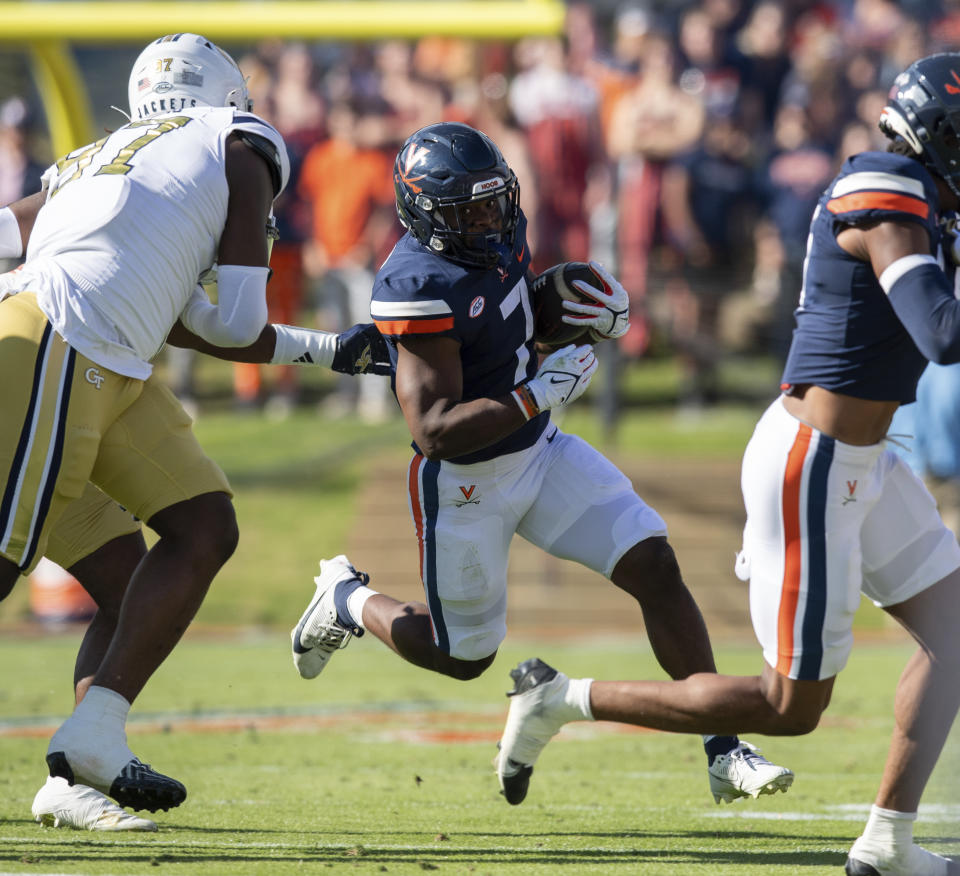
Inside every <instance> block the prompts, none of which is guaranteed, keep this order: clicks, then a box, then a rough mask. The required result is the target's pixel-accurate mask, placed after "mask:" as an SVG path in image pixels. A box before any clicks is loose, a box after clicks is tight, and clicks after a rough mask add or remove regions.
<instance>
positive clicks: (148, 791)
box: [47, 751, 187, 812]
mask: <svg viewBox="0 0 960 876" xmlns="http://www.w3.org/2000/svg"><path fill="white" fill-rule="evenodd" d="M47 768H48V769H49V770H50V775H51V776H54V777H55V778H57V777H59V778H61V779H66V780H67V784H68V785H71V786H72V785H74V784H76V778H75V777H74V774H73V769H72V767H71V766H70V762H69V761H68V760H67V757H66V755H65V754H64V753H63V752H62V751H54V752H51V753H50V754H48V755H47ZM84 784H86V785H90V787H91V788H96V789H97V790H98V791H102V793H105V794H106V795H107V796H108V797H112V798H113V799H114V800H116V801H117V803H119V804H120V805H121V806H124V807H126V808H127V809H133V810H134V811H135V812H137V811H140V810H141V809H147V810H149V811H150V812H156V811H157V810H158V809H159V810H163V811H164V812H166V811H167V810H169V809H175V808H176V807H177V806H179V805H180V804H181V803H183V801H184V800H186V799H187V789H186V788H185V787H184V786H183V785H181V784H180V782H178V781H177V780H176V779H171V778H169V777H168V776H162V775H160V774H159V773H155V772H153V771H151V772H150V774H148V775H146V776H143V775H141V776H140V777H139V778H136V779H134V778H127V777H125V776H122V775H121V776H117V778H116V779H114V780H113V784H112V785H110V789H109V790H105V789H103V788H97V785H96V784H95V783H94V782H91V781H86V780H85V781H84Z"/></svg>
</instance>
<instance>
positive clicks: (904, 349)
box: [782, 152, 940, 404]
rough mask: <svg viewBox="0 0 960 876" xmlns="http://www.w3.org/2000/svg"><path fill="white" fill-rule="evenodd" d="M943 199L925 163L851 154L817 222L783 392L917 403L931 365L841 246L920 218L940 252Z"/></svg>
mask: <svg viewBox="0 0 960 876" xmlns="http://www.w3.org/2000/svg"><path fill="white" fill-rule="evenodd" d="M938 212H939V197H938V195H937V189H936V186H935V184H934V181H933V178H932V177H931V176H930V174H929V173H928V172H927V170H926V169H925V168H924V167H923V165H921V164H920V162H918V161H915V160H913V159H912V158H906V157H903V156H900V155H895V154H893V153H889V152H863V153H860V154H859V155H854V156H852V157H851V158H848V159H847V160H846V162H844V165H843V167H842V169H841V171H840V174H839V175H838V176H837V177H836V179H834V180H833V182H832V183H831V184H830V185H829V186H828V187H827V189H826V190H825V191H824V193H823V195H821V197H820V201H819V203H818V205H817V209H816V211H815V212H814V215H813V221H812V223H811V226H810V236H809V239H808V241H807V257H806V262H805V264H804V279H803V289H802V290H801V293H800V305H799V307H798V308H797V310H796V312H795V316H796V322H797V325H796V328H795V329H794V333H793V342H792V344H791V346H790V353H789V355H788V357H787V364H786V367H785V368H784V372H783V378H782V383H783V386H784V389H789V387H790V386H791V385H792V386H796V385H800V384H813V385H815V386H821V387H823V388H825V389H829V390H832V391H834V392H839V393H843V394H844V395H850V396H854V397H855V398H863V399H870V400H873V401H898V402H900V403H902V404H905V403H907V402H911V401H913V400H914V398H915V396H916V389H917V381H918V380H919V379H920V375H921V374H922V373H923V369H924V368H925V367H926V365H927V359H926V357H925V356H924V355H923V354H922V353H921V352H920V351H919V350H918V349H917V345H916V344H915V343H914V341H913V338H911V336H910V335H909V334H908V332H907V330H906V328H905V327H904V325H903V323H902V322H901V321H900V319H899V318H898V317H897V315H896V313H895V312H894V310H893V307H892V306H891V305H890V302H889V300H888V299H887V296H886V295H885V294H884V291H883V289H882V288H881V287H880V283H879V282H878V281H877V278H876V276H875V275H874V273H873V268H872V267H871V265H870V264H869V262H863V261H860V260H859V259H856V258H854V257H853V256H851V255H850V254H849V253H848V252H846V251H845V250H843V249H841V248H840V246H839V244H838V243H837V235H838V234H839V233H840V232H841V231H843V230H844V229H845V228H848V227H851V226H854V225H861V224H865V223H871V222H884V221H888V222H889V221H896V222H904V221H906V222H917V223H919V224H921V225H922V226H923V227H924V228H925V229H926V230H927V232H928V234H929V235H930V254H931V255H934V254H935V253H936V250H937V247H938V244H939V240H940V230H939V226H938V221H939V220H938Z"/></svg>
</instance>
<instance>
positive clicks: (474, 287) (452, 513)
mask: <svg viewBox="0 0 960 876" xmlns="http://www.w3.org/2000/svg"><path fill="white" fill-rule="evenodd" d="M394 182H395V189H396V197H397V211H398V214H399V217H400V221H401V222H402V223H403V225H404V226H405V228H406V229H407V233H406V234H405V235H404V236H403V238H401V240H400V241H399V242H398V243H397V245H396V247H395V249H394V250H393V252H392V253H391V255H390V256H389V258H388V259H387V260H386V262H385V263H384V264H383V266H382V267H381V269H380V271H379V272H378V274H377V278H376V281H375V283H374V288H373V302H372V305H371V312H372V315H373V318H374V321H375V323H376V324H377V327H378V328H379V329H380V332H381V334H383V335H384V337H386V338H387V341H388V345H389V347H390V351H391V358H392V360H393V362H394V365H395V374H394V386H395V392H396V396H397V399H398V401H399V403H400V407H401V409H402V410H403V414H404V416H405V418H406V420H407V423H408V425H409V427H410V431H411V433H412V436H413V449H414V455H413V459H412V461H411V463H410V468H409V476H408V485H409V492H410V507H411V511H412V516H413V521H414V525H415V528H416V532H417V539H418V542H419V548H420V562H421V574H422V581H423V585H424V590H425V593H426V604H422V603H401V602H399V601H397V600H395V599H393V598H391V597H389V596H386V595H384V594H382V593H378V592H376V591H374V590H372V589H371V588H370V587H368V586H367V576H366V575H364V574H363V573H360V572H358V571H357V570H356V569H355V568H354V567H353V566H352V565H351V564H350V562H349V561H348V560H347V558H346V557H344V556H339V557H336V558H334V559H332V560H325V561H322V562H321V574H320V575H319V577H318V578H317V579H316V583H317V590H316V594H315V596H314V598H313V601H312V602H311V604H310V605H309V607H308V608H307V610H306V611H305V612H304V614H303V616H302V617H301V619H300V622H299V623H298V624H297V626H296V627H295V628H294V629H293V631H292V641H293V656H294V663H295V665H296V667H297V669H298V671H299V672H300V674H301V675H302V676H303V677H304V678H313V677H315V676H316V675H318V674H319V673H320V671H321V670H322V669H323V668H324V666H325V665H326V663H327V661H328V660H329V658H330V656H331V655H332V654H333V652H334V651H335V650H336V649H337V648H341V647H343V646H344V645H346V644H347V642H348V641H349V639H350V637H351V636H359V635H362V634H363V632H364V631H367V630H369V631H370V632H372V633H373V634H374V635H375V636H376V637H377V638H379V639H381V640H382V641H383V642H385V643H386V644H387V645H388V646H389V647H390V648H392V649H393V650H394V651H395V652H396V653H398V654H399V655H400V656H401V657H403V658H404V659H406V660H408V661H410V662H411V663H414V664H416V665H418V666H421V667H424V668H425V669H430V670H433V671H435V672H440V673H443V674H445V675H449V676H451V677H453V678H459V679H471V678H475V677H477V676H478V675H480V674H481V673H482V672H483V671H484V670H485V669H486V668H487V667H488V666H490V664H491V663H492V662H493V660H494V657H495V656H496V653H497V648H498V647H499V646H500V643H501V642H502V641H503V638H504V636H505V635H506V603H507V594H506V588H507V556H508V552H509V548H510V542H511V540H512V539H513V536H514V534H515V533H519V534H520V535H521V536H523V537H524V538H525V539H527V540H528V541H530V542H532V543H534V544H536V545H538V546H540V547H541V548H543V549H544V550H545V551H548V552H549V553H551V554H553V555H554V556H558V557H563V558H565V559H571V560H576V561H578V562H580V563H582V564H583V565H585V566H587V567H589V568H591V569H593V570H595V571H596V572H598V573H599V574H601V575H603V576H605V577H607V578H609V579H610V580H611V581H613V583H614V584H616V585H617V586H618V587H620V588H622V589H623V590H625V591H627V592H628V593H630V594H631V595H632V596H634V597H635V598H636V599H637V600H638V601H639V603H640V606H641V609H642V611H643V617H644V621H645V624H646V628H647V631H648V634H649V636H650V641H651V644H652V646H653V649H654V653H655V654H656V655H657V658H658V660H659V661H660V664H661V665H662V666H663V667H664V669H665V670H666V671H667V672H668V673H669V675H670V676H671V677H673V678H686V677H687V676H689V675H691V674H695V673H709V672H714V671H715V665H714V661H713V655H712V652H711V649H710V642H709V638H708V636H707V631H706V627H705V626H704V623H703V619H702V617H701V615H700V611H699V609H698V608H697V605H696V603H695V602H694V600H693V598H692V596H691V595H690V593H689V591H688V590H687V588H686V586H685V585H684V583H683V581H682V579H681V576H680V570H679V568H678V566H677V562H676V559H675V557H674V554H673V550H672V548H671V547H670V545H669V543H668V541H667V528H666V525H665V524H664V522H663V520H662V519H661V517H660V515H659V514H657V512H656V511H654V509H653V508H651V507H649V506H648V505H646V504H645V503H644V502H643V501H642V500H641V499H640V497H639V496H637V494H636V493H635V492H634V490H633V487H632V485H631V483H630V481H629V480H628V478H627V477H626V476H625V475H623V474H622V473H621V472H620V471H619V470H618V469H617V468H616V467H615V466H614V465H613V464H612V463H611V462H610V461H609V460H607V459H606V458H605V457H603V456H602V455H601V454H600V453H598V452H597V451H596V450H594V449H593V448H592V447H590V446H589V445H588V444H586V443H585V442H584V441H582V440H581V439H579V438H577V437H575V436H572V435H565V434H564V433H563V432H561V431H560V430H559V429H558V428H557V427H556V426H555V425H554V424H553V423H551V422H550V413H549V412H550V409H551V408H555V407H558V406H560V405H563V404H567V403H569V402H571V401H573V400H574V399H576V398H577V397H579V396H580V395H581V394H582V393H583V391H584V390H585V389H586V387H587V385H588V384H589V382H590V379H591V378H592V376H593V374H594V371H595V369H596V358H595V357H594V354H593V349H592V347H591V346H590V345H589V344H584V345H580V346H575V345H570V346H568V347H564V348H561V349H558V350H555V351H554V352H552V353H550V355H548V356H547V357H546V358H545V359H544V360H543V362H542V363H540V364H539V365H538V357H537V350H536V349H535V344H534V338H533V328H534V325H533V311H532V308H531V304H530V283H529V279H530V252H529V249H528V246H527V240H526V234H525V228H526V221H525V219H524V216H523V213H522V211H521V210H520V206H519V202H518V197H519V188H518V185H517V180H516V177H515V175H514V173H513V171H512V170H511V169H510V168H509V167H508V165H507V163H506V162H505V161H504V159H503V156H502V155H501V153H500V150H499V149H498V148H497V146H496V145H495V144H494V143H493V142H492V141H491V140H489V139H488V138H487V137H486V136H485V135H484V134H483V133H481V132H480V131H477V130H475V129H473V128H471V127H469V126H467V125H463V124H457V123H441V124H436V125H430V126H428V127H426V128H423V129H421V130H419V131H417V132H416V133H414V134H413V135H411V136H410V137H409V139H408V140H407V141H406V143H405V144H404V145H403V147H402V148H401V150H400V152H399V154H398V156H397V160H396V164H395V168H394ZM594 268H595V270H596V271H597V273H598V275H599V276H601V277H602V278H603V280H604V286H605V289H604V291H602V292H601V291H596V290H594V291H593V292H592V293H591V294H593V295H594V298H595V303H592V304H591V303H578V304H574V305H573V306H572V307H571V308H570V312H569V314H567V315H565V316H564V319H565V321H568V322H572V323H579V324H581V325H583V326H585V327H586V328H588V329H589V330H590V331H591V332H592V337H593V338H595V339H597V340H600V339H603V338H616V337H620V336H621V335H622V334H623V333H624V332H626V330H627V328H628V320H627V294H626V291H625V290H624V289H623V287H622V286H621V285H620V283H618V282H617V281H616V280H615V279H614V278H613V277H612V276H610V274H609V273H608V272H607V271H606V270H605V269H603V268H602V267H601V266H599V265H595V266H594ZM584 291H589V289H588V288H587V287H584ZM529 683H530V679H529V678H527V679H523V678H521V679H519V680H518V682H517V690H518V692H519V691H522V690H523V689H524V686H525V685H527V684H529ZM584 690H585V689H584ZM582 692H583V690H581V691H580V693H571V703H572V704H573V705H578V704H579V705H582V697H581V696H580V694H581V693H582ZM734 734H735V730H731V731H729V732H725V734H724V735H723V736H712V735H708V736H706V737H705V746H706V749H707V754H708V760H709V778H710V787H711V791H712V792H713V794H714V796H715V797H716V798H717V799H718V800H719V799H720V798H723V799H726V800H732V799H734V798H737V797H742V796H754V797H756V796H758V795H759V794H761V793H773V792H774V791H776V790H778V789H782V790H786V788H787V787H788V786H789V784H790V782H791V781H792V780H793V773H792V772H790V770H788V769H785V768H783V767H779V766H776V765H774V764H771V763H770V762H769V761H767V760H765V759H764V758H762V757H761V756H760V755H759V754H757V753H756V751H755V749H753V748H752V747H751V746H749V745H748V744H746V743H741V742H740V740H739V739H738V738H737V737H736V735H734ZM530 763H531V762H530V761H523V760H522V759H516V758H513V757H510V756H508V753H506V752H504V753H502V754H501V756H500V758H499V760H498V765H497V773H498V776H499V780H500V784H501V787H502V789H503V792H504V795H505V796H506V798H507V800H508V801H509V802H510V803H519V802H521V801H522V800H523V798H524V796H525V795H526V792H527V786H528V782H529V777H530V772H531V769H530Z"/></svg>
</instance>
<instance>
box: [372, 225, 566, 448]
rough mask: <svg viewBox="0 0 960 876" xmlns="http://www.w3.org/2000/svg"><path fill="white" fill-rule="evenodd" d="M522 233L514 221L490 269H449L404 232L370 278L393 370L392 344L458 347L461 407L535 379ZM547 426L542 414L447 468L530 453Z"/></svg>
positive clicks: (376, 319)
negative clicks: (447, 342)
mask: <svg viewBox="0 0 960 876" xmlns="http://www.w3.org/2000/svg"><path fill="white" fill-rule="evenodd" d="M526 227H527V225H526V220H525V219H524V217H523V216H522V215H521V216H520V219H519V221H518V222H517V231H516V234H515V235H514V246H513V250H512V252H510V253H508V254H506V255H505V256H504V259H503V260H502V262H501V264H499V265H498V266H496V267H494V268H489V269H486V268H470V267H464V266H463V265H458V264H455V263H454V262H451V261H450V260H449V259H446V258H444V257H443V256H440V255H437V254H436V253H434V252H432V251H431V250H430V249H428V248H427V247H425V246H423V245H422V244H421V243H419V242H418V241H417V240H416V238H414V237H413V236H412V235H411V234H410V233H409V232H407V233H406V234H405V235H404V236H403V237H402V238H401V239H400V241H399V242H398V243H397V245H396V246H395V247H394V249H393V252H391V253H390V256H389V257H388V258H387V260H386V261H385V262H384V263H383V266H382V267H381V268H380V270H379V271H378V272H377V277H376V279H375V280H374V283H373V301H372V302H371V305H370V314H371V316H372V317H373V321H374V322H375V323H376V325H377V328H378V329H380V333H381V334H382V335H383V336H384V337H385V338H386V340H387V344H388V346H389V347H390V356H391V358H392V360H393V366H394V369H396V363H397V351H396V343H397V342H398V341H402V340H403V339H404V338H411V337H422V336H424V335H430V336H433V337H448V338H455V339H456V340H457V341H459V342H460V364H461V367H462V369H463V400H464V401H470V400H472V399H476V398H495V397H497V396H503V395H507V394H508V393H509V392H511V391H512V390H514V389H515V388H516V387H517V386H518V385H519V384H521V383H523V382H524V381H525V380H527V379H529V378H531V377H533V376H534V375H535V374H536V372H537V354H536V351H535V349H534V343H533V309H532V308H531V305H530V290H529V288H528V286H527V282H526V279H525V277H526V272H527V268H528V267H529V266H530V252H529V250H528V247H527V238H526ZM549 419H550V414H549V412H548V411H544V412H543V413H542V414H540V415H538V416H536V417H534V418H532V419H531V420H528V421H527V422H526V423H525V424H524V425H523V426H521V427H520V428H519V429H517V431H516V432H514V433H512V434H511V435H508V436H506V437H505V438H503V439H501V440H500V441H498V442H497V443H496V444H492V445H490V446H489V447H484V448H483V449H482V450H478V451H475V452H474V453H469V454H466V455H464V456H459V457H457V458H456V459H453V460H451V462H456V463H471V462H479V461H481V460H484V459H492V458H493V457H495V456H500V455H502V454H504V453H513V452H515V451H517V450H523V449H524V448H527V447H530V446H531V445H532V444H533V443H534V442H535V441H536V440H537V438H539V437H540V434H541V433H542V432H543V430H544V429H545V428H546V427H547V423H548V422H549ZM414 446H416V445H414Z"/></svg>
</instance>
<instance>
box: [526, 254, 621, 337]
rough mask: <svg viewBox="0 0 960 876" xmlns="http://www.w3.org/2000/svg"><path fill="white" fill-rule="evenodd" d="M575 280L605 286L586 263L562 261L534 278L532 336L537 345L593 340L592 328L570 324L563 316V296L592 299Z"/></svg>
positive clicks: (568, 299)
mask: <svg viewBox="0 0 960 876" xmlns="http://www.w3.org/2000/svg"><path fill="white" fill-rule="evenodd" d="M574 280H583V281H585V282H586V283H589V284H590V285H591V286H593V287H594V288H596V289H601V290H602V289H603V283H602V282H601V280H600V278H599V277H598V276H597V275H596V274H595V273H594V272H593V270H592V269H591V267H590V265H588V264H587V263H586V262H561V263H560V264H559V265H554V266H553V267H552V268H547V270H545V271H544V272H543V273H542V274H539V275H538V276H537V277H536V279H534V281H533V288H532V290H531V292H532V294H531V300H532V304H533V338H534V340H535V341H536V342H537V343H538V344H546V345H547V346H550V347H562V346H565V345H566V344H577V343H582V344H589V343H591V338H590V329H589V328H582V327H580V326H577V325H569V324H568V323H565V322H564V321H563V319H562V317H563V313H564V310H563V302H564V299H566V300H567V301H590V300H591V299H590V298H588V297H587V296H586V295H584V294H583V293H582V292H580V291H579V290H578V289H577V288H576V287H575V286H574V285H573V281H574Z"/></svg>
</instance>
